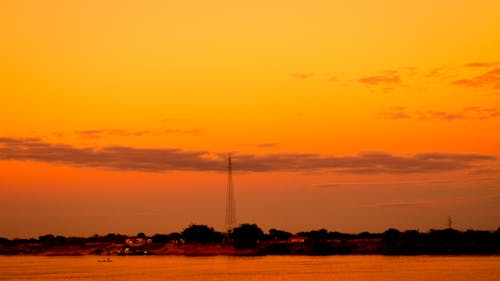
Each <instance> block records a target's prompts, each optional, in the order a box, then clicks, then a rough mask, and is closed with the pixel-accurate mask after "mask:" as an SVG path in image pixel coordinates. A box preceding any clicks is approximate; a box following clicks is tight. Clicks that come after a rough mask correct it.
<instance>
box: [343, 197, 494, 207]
mask: <svg viewBox="0 0 500 281" xmlns="http://www.w3.org/2000/svg"><path fill="white" fill-rule="evenodd" d="M499 200H500V196H499V195H486V196H477V197H451V198H435V199H428V200H415V201H392V202H381V203H375V204H367V205H358V206H353V207H355V208H383V209H386V208H415V207H429V206H443V205H450V204H451V205H457V204H467V203H483V202H485V203H487V202H496V201H499Z"/></svg>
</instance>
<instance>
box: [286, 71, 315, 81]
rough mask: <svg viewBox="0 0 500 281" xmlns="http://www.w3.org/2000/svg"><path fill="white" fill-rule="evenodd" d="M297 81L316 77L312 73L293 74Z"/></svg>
mask: <svg viewBox="0 0 500 281" xmlns="http://www.w3.org/2000/svg"><path fill="white" fill-rule="evenodd" d="M291 76H292V77H293V78H295V79H300V80H306V79H309V78H311V77H313V76H314V73H312V72H301V73H293V74H292V75H291Z"/></svg>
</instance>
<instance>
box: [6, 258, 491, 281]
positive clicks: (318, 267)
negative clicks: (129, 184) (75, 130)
mask: <svg viewBox="0 0 500 281" xmlns="http://www.w3.org/2000/svg"><path fill="white" fill-rule="evenodd" d="M105 258H106V257H105ZM101 259H103V258H102V257H99V256H78V257H46V256H0V280H40V281H41V280H43V281H48V280H51V281H53V280H73V279H77V280H204V281H207V280H208V281H211V280H219V281H226V280H241V281H246V280H248V281H250V280H260V281H277V280H287V281H288V280H291V281H295V280H304V281H306V280H307V281H309V280H314V281H323V280H346V281H354V280H356V281H358V280H359V281H364V280H366V281H368V280H370V281H382V280H405V281H407V280H408V281H411V280H415V281H432V280H436V281H447V280H464V281H465V280H467V281H473V280H492V281H493V280H495V281H498V280H500V256H484V257H483V256H481V257H477V256H410V257H396V256H263V257H227V256H213V257H183V256H111V257H110V259H111V262H99V260H101Z"/></svg>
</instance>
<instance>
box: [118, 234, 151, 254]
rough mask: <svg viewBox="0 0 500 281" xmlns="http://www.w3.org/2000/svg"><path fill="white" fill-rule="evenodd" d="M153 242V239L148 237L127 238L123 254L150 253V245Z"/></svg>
mask: <svg viewBox="0 0 500 281" xmlns="http://www.w3.org/2000/svg"><path fill="white" fill-rule="evenodd" d="M152 243H153V240H151V239H147V238H140V237H133V238H127V239H126V240H125V245H124V247H123V250H122V251H121V254H123V255H148V254H150V253H149V251H148V247H149V245H151V244H152Z"/></svg>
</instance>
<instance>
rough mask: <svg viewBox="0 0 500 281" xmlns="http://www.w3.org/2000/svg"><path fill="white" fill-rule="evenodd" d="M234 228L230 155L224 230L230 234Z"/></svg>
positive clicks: (234, 215) (234, 217) (234, 216)
mask: <svg viewBox="0 0 500 281" xmlns="http://www.w3.org/2000/svg"><path fill="white" fill-rule="evenodd" d="M235 227H236V214H235V210H234V189H233V167H232V164H231V154H229V161H228V174H227V191H226V230H227V232H231V231H232V230H233V228H235Z"/></svg>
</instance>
